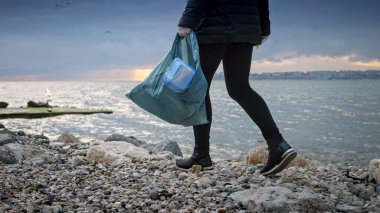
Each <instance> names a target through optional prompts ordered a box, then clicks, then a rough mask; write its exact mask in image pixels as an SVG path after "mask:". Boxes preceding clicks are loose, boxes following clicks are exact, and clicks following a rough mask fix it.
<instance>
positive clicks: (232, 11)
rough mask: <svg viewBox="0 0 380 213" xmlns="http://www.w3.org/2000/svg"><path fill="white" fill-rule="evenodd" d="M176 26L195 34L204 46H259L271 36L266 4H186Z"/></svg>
mask: <svg viewBox="0 0 380 213" xmlns="http://www.w3.org/2000/svg"><path fill="white" fill-rule="evenodd" d="M178 26H181V27H187V28H190V29H192V30H194V31H195V32H196V34H197V38H198V42H199V43H203V44H204V43H229V42H233V43H235V42H249V43H254V44H261V40H262V39H261V37H262V36H268V35H269V34H270V21H269V10H268V0H188V2H187V5H186V9H185V11H184V12H183V14H182V18H181V20H180V21H179V24H178Z"/></svg>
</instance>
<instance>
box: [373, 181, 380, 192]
mask: <svg viewBox="0 0 380 213" xmlns="http://www.w3.org/2000/svg"><path fill="white" fill-rule="evenodd" d="M373 188H374V189H375V191H376V193H378V194H380V183H378V184H376V185H374V186H373Z"/></svg>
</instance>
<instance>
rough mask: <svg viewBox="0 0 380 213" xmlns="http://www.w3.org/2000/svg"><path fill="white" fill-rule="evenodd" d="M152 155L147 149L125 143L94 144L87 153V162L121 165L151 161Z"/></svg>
mask: <svg viewBox="0 0 380 213" xmlns="http://www.w3.org/2000/svg"><path fill="white" fill-rule="evenodd" d="M149 158H151V155H150V154H149V151H148V150H147V149H144V148H141V147H138V146H135V145H133V144H130V143H125V142H124V141H113V142H112V143H107V142H94V143H92V144H91V145H90V148H89V150H88V151H87V160H88V161H89V162H91V163H107V164H113V165H115V164H120V163H123V162H128V161H131V160H132V159H136V160H143V159H149Z"/></svg>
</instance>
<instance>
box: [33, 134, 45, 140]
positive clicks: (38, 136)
mask: <svg viewBox="0 0 380 213" xmlns="http://www.w3.org/2000/svg"><path fill="white" fill-rule="evenodd" d="M33 137H34V138H35V139H41V140H49V138H48V137H46V136H45V135H43V134H42V135H35V136H33Z"/></svg>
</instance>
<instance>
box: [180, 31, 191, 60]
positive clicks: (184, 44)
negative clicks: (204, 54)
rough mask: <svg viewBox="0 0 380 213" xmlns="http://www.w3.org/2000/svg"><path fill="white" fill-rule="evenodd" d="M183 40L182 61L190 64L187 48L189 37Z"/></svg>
mask: <svg viewBox="0 0 380 213" xmlns="http://www.w3.org/2000/svg"><path fill="white" fill-rule="evenodd" d="M180 39H181V55H182V60H183V61H184V62H185V63H186V64H189V54H188V46H187V40H188V36H186V37H184V38H180Z"/></svg>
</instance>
